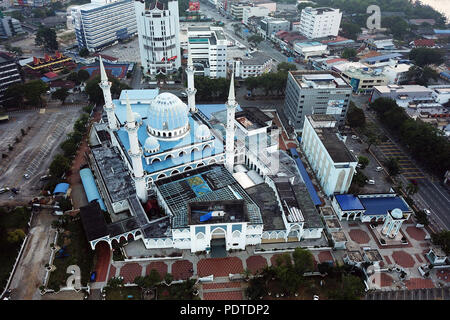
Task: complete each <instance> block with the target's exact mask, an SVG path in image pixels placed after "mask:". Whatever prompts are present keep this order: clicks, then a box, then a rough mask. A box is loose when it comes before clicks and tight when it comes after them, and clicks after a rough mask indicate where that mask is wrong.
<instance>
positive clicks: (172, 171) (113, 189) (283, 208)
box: [80, 53, 328, 255]
mask: <svg viewBox="0 0 450 320" xmlns="http://www.w3.org/2000/svg"><path fill="white" fill-rule="evenodd" d="M100 63H101V64H100V69H101V82H100V87H101V89H102V91H103V95H104V100H105V106H104V110H105V112H104V114H103V116H102V121H101V122H100V123H95V124H94V126H93V129H92V131H91V132H90V140H91V141H92V144H91V145H92V147H91V148H90V151H89V152H88V158H89V168H86V169H87V170H86V169H83V170H85V171H83V170H81V171H83V173H82V181H84V180H86V183H84V182H83V186H85V191H86V194H87V198H88V200H89V201H92V206H96V207H97V210H89V211H90V213H89V214H82V215H81V219H82V223H83V227H84V230H85V232H86V236H87V239H88V241H89V243H90V245H91V248H92V249H95V247H96V245H97V244H98V243H100V242H106V243H107V244H108V245H109V246H112V244H113V243H116V242H119V241H121V239H125V240H127V239H130V238H132V239H134V240H138V239H140V240H142V242H143V244H144V246H145V248H146V249H161V248H176V249H187V250H190V251H191V252H202V251H205V252H206V253H207V254H211V255H212V254H214V250H215V247H217V246H221V247H223V248H224V249H225V250H230V249H245V248H246V246H248V245H257V244H260V243H281V242H283V243H285V242H298V241H301V240H303V239H310V240H317V242H316V243H323V245H324V246H326V245H328V242H327V241H326V239H325V237H323V235H322V231H323V223H322V221H321V218H320V215H319V213H318V211H317V209H316V205H315V203H314V202H313V200H312V199H311V197H310V196H309V194H308V189H307V186H306V185H305V183H304V182H303V181H304V180H303V178H302V177H301V176H300V174H299V171H298V169H297V166H296V163H295V161H294V159H293V158H291V157H290V156H288V155H287V153H286V152H284V151H282V150H279V149H278V140H277V137H278V136H279V132H278V131H277V130H275V129H274V128H273V124H272V120H271V119H270V117H268V116H267V115H265V114H264V113H263V112H262V111H260V110H258V109H256V108H255V109H254V110H242V111H238V112H236V110H239V109H238V103H237V101H236V100H235V93H234V77H232V78H231V83H230V90H229V97H228V101H227V103H226V104H225V105H221V106H220V107H221V111H220V112H218V113H216V116H213V115H207V113H204V112H202V111H201V110H202V109H203V110H206V109H208V108H207V107H208V106H204V107H205V108H204V107H203V106H202V105H192V104H193V103H194V104H195V99H189V102H188V103H189V106H186V104H184V103H183V102H182V101H181V100H179V99H178V98H177V97H176V96H174V95H173V94H171V93H167V92H163V93H159V90H158V89H147V90H123V91H122V92H121V95H120V97H119V99H115V100H113V99H112V97H111V83H110V82H109V81H108V78H107V76H106V72H105V69H104V67H103V63H102V61H101V60H100ZM186 72H187V75H188V94H189V95H195V86H194V77H193V74H194V72H193V62H192V57H191V54H190V53H189V55H188V68H187V71H186ZM219 113H221V114H222V113H223V116H222V115H220V116H219ZM272 131H274V132H272ZM236 138H237V139H236ZM262 140H269V143H267V144H263V143H262ZM255 147H256V149H254V148H255ZM275 163H276V164H277V165H276V166H275V167H274V164H275ZM81 171H80V175H81ZM85 172H86V173H85ZM238 173H239V174H238ZM85 176H86V177H85ZM96 203H98V206H97V204H96ZM101 207H103V208H104V209H103V210H105V211H107V212H108V215H109V216H110V218H111V223H106V221H105V220H104V218H103V219H102V218H101V217H102V216H103V214H102V213H101V211H100V210H98V209H99V208H101ZM160 208H161V209H160ZM83 210H84V209H83ZM95 212H97V213H95ZM225 250H224V252H225Z"/></svg>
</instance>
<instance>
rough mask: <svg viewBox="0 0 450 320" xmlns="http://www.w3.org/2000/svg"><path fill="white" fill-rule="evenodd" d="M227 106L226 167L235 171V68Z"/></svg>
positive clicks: (230, 170) (231, 171)
mask: <svg viewBox="0 0 450 320" xmlns="http://www.w3.org/2000/svg"><path fill="white" fill-rule="evenodd" d="M226 106H227V130H226V145H225V147H226V150H225V151H226V152H225V167H226V168H227V170H228V171H229V172H230V173H233V167H234V115H235V112H236V107H237V102H236V99H235V94H234V69H233V72H232V74H231V82H230V92H229V94H228V101H227V103H226Z"/></svg>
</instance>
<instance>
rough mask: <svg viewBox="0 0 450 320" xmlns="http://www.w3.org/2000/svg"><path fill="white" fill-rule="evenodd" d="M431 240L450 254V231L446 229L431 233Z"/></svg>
mask: <svg viewBox="0 0 450 320" xmlns="http://www.w3.org/2000/svg"><path fill="white" fill-rule="evenodd" d="M431 241H432V242H433V243H434V244H435V245H438V246H440V247H441V248H442V250H444V252H445V254H446V255H449V254H450V231H449V230H445V231H441V232H438V233H433V234H432V235H431Z"/></svg>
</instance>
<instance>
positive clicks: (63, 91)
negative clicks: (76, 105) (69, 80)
mask: <svg viewBox="0 0 450 320" xmlns="http://www.w3.org/2000/svg"><path fill="white" fill-rule="evenodd" d="M68 96H69V91H68V90H67V88H59V89H57V90H56V91H55V92H53V93H52V98H53V99H58V100H59V101H61V104H64V102H65V101H66V99H67V97H68Z"/></svg>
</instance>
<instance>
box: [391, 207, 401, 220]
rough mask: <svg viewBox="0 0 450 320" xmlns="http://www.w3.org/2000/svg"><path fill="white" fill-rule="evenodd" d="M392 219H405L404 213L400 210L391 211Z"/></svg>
mask: <svg viewBox="0 0 450 320" xmlns="http://www.w3.org/2000/svg"><path fill="white" fill-rule="evenodd" d="M391 215H392V218H394V219H401V218H403V212H402V210H400V209H399V208H395V209H394V210H392V211H391Z"/></svg>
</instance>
